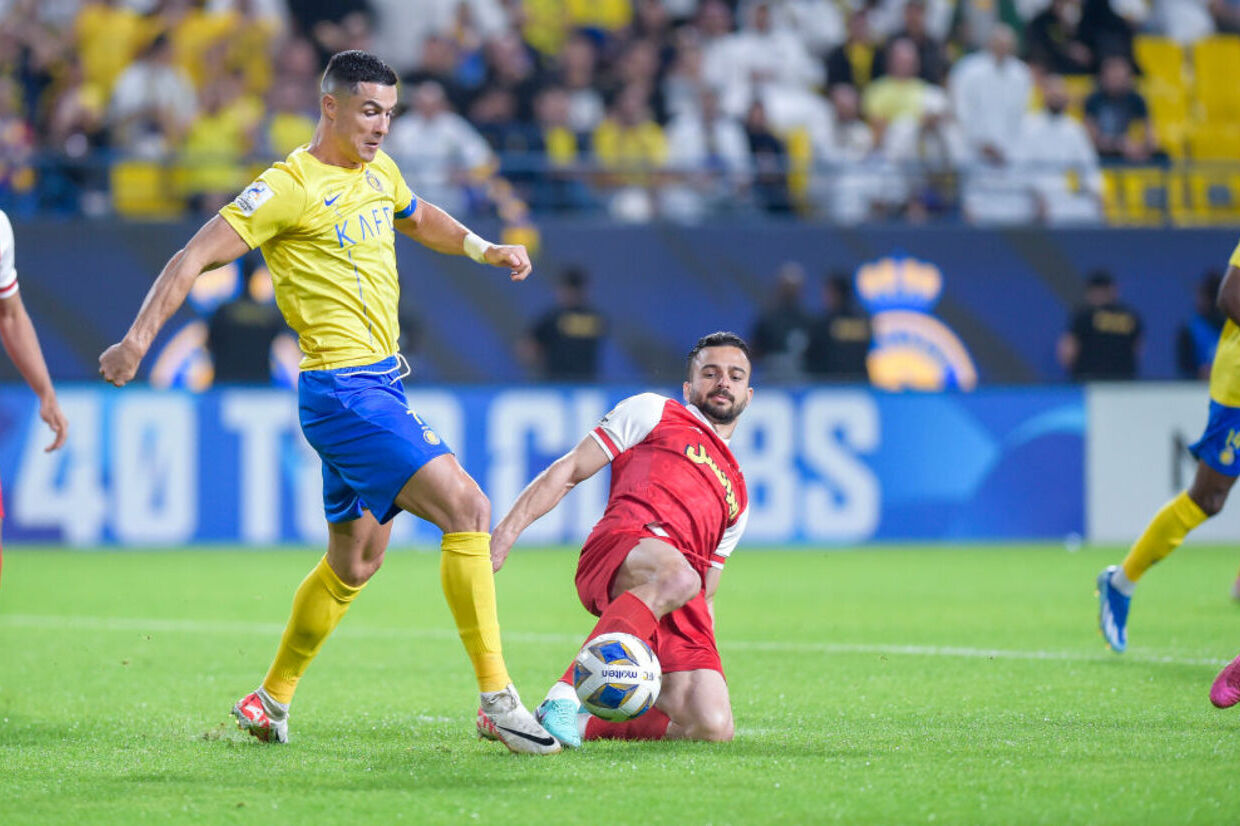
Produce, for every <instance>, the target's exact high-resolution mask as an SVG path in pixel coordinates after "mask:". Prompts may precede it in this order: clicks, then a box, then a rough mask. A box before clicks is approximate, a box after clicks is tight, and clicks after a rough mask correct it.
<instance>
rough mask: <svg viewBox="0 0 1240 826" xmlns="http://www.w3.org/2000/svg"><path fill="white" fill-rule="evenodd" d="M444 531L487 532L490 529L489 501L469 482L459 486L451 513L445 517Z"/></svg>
mask: <svg viewBox="0 0 1240 826" xmlns="http://www.w3.org/2000/svg"><path fill="white" fill-rule="evenodd" d="M446 521H447V525H446V526H444V530H445V531H489V530H490V529H491V500H490V499H487V497H486V494H485V493H483V492H482V490H481V489H480V488H479V487H478V486H477V485H476V484H474V483H473V481H472V480H471V481H469V482H468V483H467V484H464V485H462V486H461V490H460V492H459V493H458V494H457V495H456V497H454V501H453V503H452V509H451V512H450V513H448V514H447V517H446Z"/></svg>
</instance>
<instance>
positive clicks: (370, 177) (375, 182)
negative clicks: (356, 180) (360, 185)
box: [366, 169, 383, 192]
mask: <svg viewBox="0 0 1240 826" xmlns="http://www.w3.org/2000/svg"><path fill="white" fill-rule="evenodd" d="M366 183H368V184H370V186H371V188H372V189H374V191H375V192H382V191H383V182H382V181H380V180H379V176H378V175H376V174H375V173H373V172H371V171H370V170H369V169H367V170H366Z"/></svg>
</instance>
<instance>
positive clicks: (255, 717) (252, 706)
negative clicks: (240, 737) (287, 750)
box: [232, 687, 288, 743]
mask: <svg viewBox="0 0 1240 826" xmlns="http://www.w3.org/2000/svg"><path fill="white" fill-rule="evenodd" d="M232 713H233V716H234V717H236V718H237V728H239V729H241V730H242V731H244V732H247V733H249V734H252V735H254V737H256V738H258V739H259V740H261V741H262V742H264V743H287V742H288V706H286V705H284V704H283V703H280V702H277V701H276V700H274V699H273V698H272V697H271V696H270V695H268V694H267V692H266V691H264V690H263V689H262V688H261V687H260V688H259V689H258V690H257V691H254V692H251V693H250V694H247V695H245V696H244V697H242V698H241V699H240V700H238V701H237V704H236V705H234V706H233V708H232Z"/></svg>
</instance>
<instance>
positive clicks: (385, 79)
mask: <svg viewBox="0 0 1240 826" xmlns="http://www.w3.org/2000/svg"><path fill="white" fill-rule="evenodd" d="M359 83H378V84H380V85H381V86H395V85H396V72H394V71H392V67H391V66H389V65H387V64H386V63H384V62H383V61H382V60H380V59H379V58H377V57H375V56H374V55H372V54H370V53H369V52H363V51H361V50H360V49H350V50H349V51H347V52H336V54H334V55H332V59H331V60H329V61H327V68H326V69H324V70H323V80H322V81H321V82H320V83H319V90H320V91H321V92H322V93H323V94H325V95H338V94H340V93H341V92H348V93H349V94H350V95H355V94H357V86H358V84H359Z"/></svg>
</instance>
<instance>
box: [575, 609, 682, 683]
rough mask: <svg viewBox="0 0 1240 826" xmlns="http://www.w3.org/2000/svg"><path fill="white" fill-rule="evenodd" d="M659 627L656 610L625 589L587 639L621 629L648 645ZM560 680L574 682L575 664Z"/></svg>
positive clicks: (604, 613)
mask: <svg viewBox="0 0 1240 826" xmlns="http://www.w3.org/2000/svg"><path fill="white" fill-rule="evenodd" d="M658 627H659V618H658V617H656V616H655V615H654V612H653V611H651V610H650V608H649V607H647V605H646V603H644V602H642V601H641V599H640V598H638V597H635V596H633V592H632V591H625V592H624V593H623V594H621V595H620V596H618V597H616V598H615V599H614V600H612V602H611V604H610V605H608V606H607V608H606V609H604V611H603V615H602V616H601V617H599V618H598V623H597V624H596V625H595V626H594V630H593V631H591V632H590V633H589V635H588V636H587V637H586V641H589V640H592V639H594V638H595V637H597V636H598V635H599V634H606V633H608V632H611V631H619V632H621V633H624V634H632V635H633V636H634V637H637V638H638V639H639V640H642V641H643V642H645V643H646V644H647V645H649V644H650V641H651V639H653V638H654V631H655V629H656V628H658ZM560 682H564V683H568V684H569V685H572V684H573V666H572V664H571V663H570V664H569V666H568V670H567V671H565V672H564V676H563V677H561V678H560Z"/></svg>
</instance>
